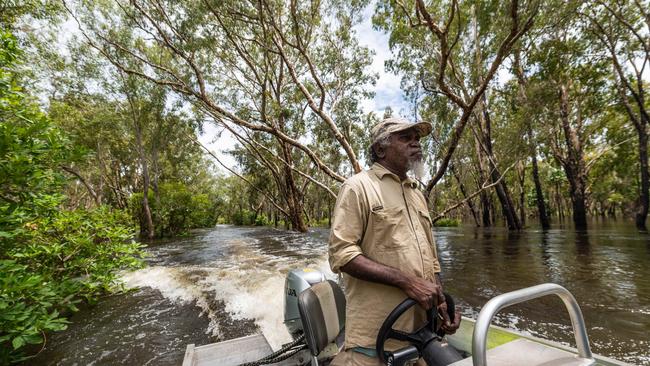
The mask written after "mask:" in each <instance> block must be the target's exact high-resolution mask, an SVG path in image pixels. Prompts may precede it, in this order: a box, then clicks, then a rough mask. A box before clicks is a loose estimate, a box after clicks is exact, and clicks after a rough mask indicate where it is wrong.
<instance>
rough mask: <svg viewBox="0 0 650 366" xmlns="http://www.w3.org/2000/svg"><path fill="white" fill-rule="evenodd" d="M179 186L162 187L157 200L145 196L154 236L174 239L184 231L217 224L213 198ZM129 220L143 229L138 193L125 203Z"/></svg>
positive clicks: (181, 185) (175, 184)
mask: <svg viewBox="0 0 650 366" xmlns="http://www.w3.org/2000/svg"><path fill="white" fill-rule="evenodd" d="M192 188H196V187H189V186H187V185H185V184H183V183H178V182H177V183H165V184H162V185H161V186H160V188H159V191H158V192H159V193H158V194H159V196H158V197H157V198H156V194H155V192H153V191H150V192H149V205H150V208H151V211H152V215H153V221H154V226H155V232H156V233H157V234H158V236H161V237H162V236H174V235H180V234H184V233H185V232H187V230H188V229H193V228H199V227H212V226H214V225H215V224H216V223H217V215H218V213H219V211H218V205H219V202H218V200H217V199H216V197H214V195H213V194H208V193H198V192H195V191H194V190H193V189H192ZM129 209H130V212H131V214H132V216H133V218H134V219H135V220H136V221H138V222H140V225H143V220H144V217H143V215H144V214H143V211H142V192H139V193H135V194H133V195H132V196H131V198H130V201H129Z"/></svg>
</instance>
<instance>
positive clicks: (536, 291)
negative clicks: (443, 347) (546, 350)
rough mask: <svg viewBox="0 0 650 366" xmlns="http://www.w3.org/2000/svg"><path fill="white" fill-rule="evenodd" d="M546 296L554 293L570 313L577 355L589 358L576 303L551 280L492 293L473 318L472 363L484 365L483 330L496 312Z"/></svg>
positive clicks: (587, 343)
mask: <svg viewBox="0 0 650 366" xmlns="http://www.w3.org/2000/svg"><path fill="white" fill-rule="evenodd" d="M546 295H557V296H559V297H560V299H562V302H564V306H566V309H567V310H568V311H569V316H571V325H572V326H573V333H574V334H575V339H576V345H577V347H578V355H579V356H580V357H581V358H584V359H588V360H593V357H592V355H591V349H590V348H589V338H588V337H587V329H586V327H585V321H584V319H583V317H582V312H581V311H580V306H578V302H577V301H576V299H575V298H574V297H573V295H571V293H570V292H569V291H568V290H567V289H565V288H564V287H562V286H560V285H557V284H554V283H544V284H541V285H537V286H532V287H527V288H523V289H521V290H517V291H512V292H508V293H505V294H502V295H499V296H496V297H495V298H493V299H492V300H490V301H488V302H487V304H485V306H483V308H482V309H481V312H480V313H479V314H478V318H477V319H476V324H475V325H474V334H473V336H472V362H473V364H474V366H487V347H486V345H487V333H488V329H490V323H491V322H492V318H493V317H494V315H496V313H498V312H499V311H501V309H503V308H505V307H508V306H511V305H515V304H519V303H521V302H524V301H528V300H532V299H536V298H538V297H542V296H546Z"/></svg>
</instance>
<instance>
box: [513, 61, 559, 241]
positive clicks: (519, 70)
mask: <svg viewBox="0 0 650 366" xmlns="http://www.w3.org/2000/svg"><path fill="white" fill-rule="evenodd" d="M513 66H514V67H513V70H514V72H515V75H517V82H518V83H519V98H520V99H521V102H522V103H523V104H524V105H527V104H528V95H527V94H526V88H527V85H528V80H527V78H526V76H525V74H524V68H523V67H522V65H521V57H520V54H519V50H517V51H515V52H514V63H513ZM526 134H527V135H528V146H529V148H530V157H531V160H532V165H533V183H534V184H535V202H536V204H537V213H538V214H539V223H540V224H541V225H542V229H544V230H547V229H550V227H551V223H550V220H549V214H548V212H547V210H546V202H545V201H544V191H543V190H542V183H541V181H540V179H539V167H538V166H537V145H536V144H535V139H534V136H533V127H532V126H531V123H530V120H529V119H526ZM522 220H523V216H522Z"/></svg>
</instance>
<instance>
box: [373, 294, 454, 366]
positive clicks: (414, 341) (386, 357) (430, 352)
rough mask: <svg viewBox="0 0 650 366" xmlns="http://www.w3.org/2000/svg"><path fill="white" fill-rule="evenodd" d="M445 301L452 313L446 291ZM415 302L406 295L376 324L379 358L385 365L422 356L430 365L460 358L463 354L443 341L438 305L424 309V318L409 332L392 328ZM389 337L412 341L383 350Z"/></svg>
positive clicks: (401, 365)
mask: <svg viewBox="0 0 650 366" xmlns="http://www.w3.org/2000/svg"><path fill="white" fill-rule="evenodd" d="M445 299H446V302H447V311H448V312H449V313H450V314H452V316H453V314H454V312H455V305H454V300H453V299H452V298H451V296H449V295H448V294H445ZM415 304H417V302H416V301H415V300H413V299H411V298H408V299H406V300H404V301H402V303H400V304H399V305H397V307H395V309H393V311H391V313H390V314H389V315H388V317H387V318H386V320H384V323H383V324H382V325H381V328H379V333H378V334H377V343H376V350H377V356H378V357H379V359H380V360H381V361H382V362H384V363H385V364H387V365H388V366H403V365H406V364H407V363H408V362H413V361H416V360H417V359H418V358H420V357H422V358H423V359H424V360H425V362H426V363H427V365H429V366H441V365H449V364H451V363H453V362H456V361H458V360H461V359H462V356H461V355H460V354H459V353H458V351H456V350H455V349H454V348H453V347H451V346H449V345H448V344H446V343H442V342H441V341H442V337H443V336H444V335H445V333H444V331H443V330H442V329H439V330H438V331H437V332H436V331H435V330H434V329H436V328H437V325H438V324H437V319H438V309H437V307H435V306H434V307H433V308H431V310H428V311H427V321H426V323H425V324H423V325H422V326H421V327H420V328H418V329H416V330H415V331H413V332H412V333H407V332H403V331H399V330H395V329H393V325H394V324H395V322H396V321H397V319H399V317H400V316H402V314H404V313H405V312H406V311H407V310H409V309H410V308H412V307H413V306H414V305H415ZM388 339H396V340H399V341H406V342H409V343H411V345H410V346H407V347H404V348H402V349H399V350H396V351H393V352H386V353H384V344H385V343H386V341H387V340H388Z"/></svg>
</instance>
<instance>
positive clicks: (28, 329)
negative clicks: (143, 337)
mask: <svg viewBox="0 0 650 366" xmlns="http://www.w3.org/2000/svg"><path fill="white" fill-rule="evenodd" d="M19 58H20V52H19V49H18V47H17V42H16V39H15V38H14V37H13V35H11V34H9V33H0V273H1V274H2V275H1V276H0V364H9V363H14V362H19V361H21V360H24V359H25V358H26V357H27V356H25V354H24V349H25V347H26V346H28V345H34V344H39V343H42V342H43V341H44V334H45V333H46V332H51V331H57V330H61V329H64V328H65V326H66V320H65V316H64V315H63V314H64V313H66V312H69V311H75V310H76V306H75V304H76V303H78V302H79V301H80V300H81V299H85V300H87V301H93V300H94V299H96V298H97V297H98V296H99V295H100V294H102V293H104V292H107V291H113V290H116V289H118V288H119V286H120V285H119V282H118V278H117V276H116V274H115V273H116V271H117V270H119V269H121V268H134V267H138V266H140V265H141V264H142V262H141V260H140V259H139V258H140V257H141V256H142V252H141V250H140V248H139V245H138V244H136V243H134V242H133V240H132V237H133V233H132V232H131V230H130V227H131V226H132V224H131V223H130V222H129V221H128V220H127V216H126V215H125V214H124V213H123V212H120V211H115V210H111V209H110V208H108V207H100V208H97V209H94V210H90V211H85V210H73V211H69V210H64V209H62V207H61V203H62V202H63V200H64V196H63V195H62V194H61V190H62V188H63V186H64V184H65V180H64V177H63V175H62V174H61V173H60V172H61V165H63V164H67V163H69V162H70V161H71V159H72V158H73V157H74V153H73V150H74V149H73V148H72V147H71V146H70V142H69V140H68V138H67V137H66V136H65V135H64V133H63V132H62V131H61V130H60V129H58V128H57V127H56V126H54V125H53V124H52V123H51V121H50V119H49V118H48V117H47V116H46V115H45V114H44V113H43V112H41V110H40V107H39V106H38V105H37V104H36V103H35V102H33V101H32V100H31V99H30V98H29V96H28V95H26V94H25V93H24V91H23V90H22V88H21V86H20V83H19V82H18V79H19V75H18V74H17V72H16V71H15V69H14V68H15V66H16V63H17V62H18V61H19Z"/></svg>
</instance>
